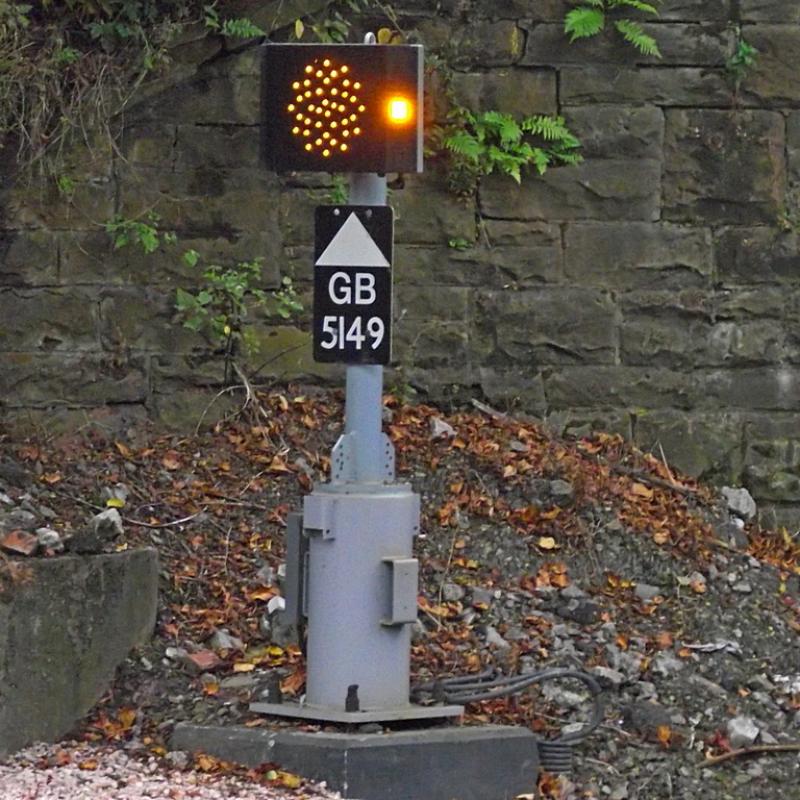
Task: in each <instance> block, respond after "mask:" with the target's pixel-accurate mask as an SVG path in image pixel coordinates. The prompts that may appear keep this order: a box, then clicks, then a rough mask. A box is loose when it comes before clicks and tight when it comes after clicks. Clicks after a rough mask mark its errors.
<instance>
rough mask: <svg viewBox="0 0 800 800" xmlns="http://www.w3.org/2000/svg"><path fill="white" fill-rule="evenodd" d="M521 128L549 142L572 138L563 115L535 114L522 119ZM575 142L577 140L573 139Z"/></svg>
mask: <svg viewBox="0 0 800 800" xmlns="http://www.w3.org/2000/svg"><path fill="white" fill-rule="evenodd" d="M522 129H523V130H524V131H526V132H527V133H531V134H533V135H534V136H541V137H542V138H543V139H546V140H547V141H550V142H555V141H563V140H566V139H574V137H573V136H572V134H571V133H570V131H569V129H568V128H567V126H566V124H565V122H564V118H563V117H549V116H546V115H544V114H537V115H535V116H533V117H526V118H525V119H524V120H522ZM575 143H576V144H577V140H575Z"/></svg>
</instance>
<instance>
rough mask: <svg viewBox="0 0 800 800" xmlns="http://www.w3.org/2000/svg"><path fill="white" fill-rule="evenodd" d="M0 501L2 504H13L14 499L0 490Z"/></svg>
mask: <svg viewBox="0 0 800 800" xmlns="http://www.w3.org/2000/svg"><path fill="white" fill-rule="evenodd" d="M0 503H2V504H3V505H4V506H13V505H14V501H13V500H12V499H11V498H10V497H9V496H8V495H7V494H6V493H5V492H0Z"/></svg>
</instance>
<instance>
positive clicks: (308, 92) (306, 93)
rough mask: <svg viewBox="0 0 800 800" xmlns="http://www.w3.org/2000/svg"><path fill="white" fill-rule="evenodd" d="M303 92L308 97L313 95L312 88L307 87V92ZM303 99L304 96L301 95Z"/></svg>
mask: <svg viewBox="0 0 800 800" xmlns="http://www.w3.org/2000/svg"><path fill="white" fill-rule="evenodd" d="M303 94H304V95H305V96H306V97H311V89H306V90H305V92H303ZM302 99H303V98H302V97H301V98H300V100H302Z"/></svg>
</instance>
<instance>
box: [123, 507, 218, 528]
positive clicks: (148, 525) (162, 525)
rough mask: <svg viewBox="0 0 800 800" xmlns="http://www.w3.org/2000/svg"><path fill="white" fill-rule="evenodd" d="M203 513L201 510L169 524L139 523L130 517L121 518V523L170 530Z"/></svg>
mask: <svg viewBox="0 0 800 800" xmlns="http://www.w3.org/2000/svg"><path fill="white" fill-rule="evenodd" d="M204 511H205V509H202V510H201V511H198V512H197V513H196V514H190V515H189V516H188V517H183V518H182V519H173V520H172V521H171V522H141V521H140V520H138V519H131V518H130V517H123V518H122V521H123V522H127V523H128V524H129V525H139V526H140V527H142V528H171V527H172V526H173V525H183V524H184V523H185V522H191V521H192V520H193V519H194V518H195V517H199V516H200V515H201V514H202V513H203V512H204Z"/></svg>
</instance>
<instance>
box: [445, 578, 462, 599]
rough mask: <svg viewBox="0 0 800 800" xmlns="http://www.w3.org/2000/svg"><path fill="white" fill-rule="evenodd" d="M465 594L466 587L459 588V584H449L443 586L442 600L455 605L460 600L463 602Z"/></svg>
mask: <svg viewBox="0 0 800 800" xmlns="http://www.w3.org/2000/svg"><path fill="white" fill-rule="evenodd" d="M465 594H466V590H465V589H464V587H463V586H459V585H458V584H457V583H450V582H448V583H445V584H444V586H442V598H443V599H444V600H446V601H447V602H448V603H454V602H457V601H458V600H463V599H464V595H465Z"/></svg>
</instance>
